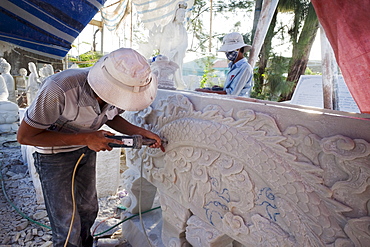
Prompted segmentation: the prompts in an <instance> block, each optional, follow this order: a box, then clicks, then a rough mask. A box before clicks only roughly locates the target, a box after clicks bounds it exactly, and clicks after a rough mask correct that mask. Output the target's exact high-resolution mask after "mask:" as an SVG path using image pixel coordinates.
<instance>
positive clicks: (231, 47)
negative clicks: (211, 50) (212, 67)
mask: <svg viewBox="0 0 370 247" xmlns="http://www.w3.org/2000/svg"><path fill="white" fill-rule="evenodd" d="M242 47H246V50H245V51H249V50H250V49H252V46H250V45H247V44H233V45H222V46H221V47H220V49H219V50H218V52H228V51H234V50H236V49H240V48H242Z"/></svg>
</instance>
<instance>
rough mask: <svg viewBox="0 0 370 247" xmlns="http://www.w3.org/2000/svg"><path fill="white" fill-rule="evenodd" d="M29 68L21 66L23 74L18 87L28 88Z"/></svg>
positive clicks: (21, 73)
mask: <svg viewBox="0 0 370 247" xmlns="http://www.w3.org/2000/svg"><path fill="white" fill-rule="evenodd" d="M27 73H28V71H27V69H25V68H20V69H19V75H20V76H21V77H20V78H19V79H18V81H17V88H18V87H20V88H23V89H24V90H25V89H26V84H27Z"/></svg>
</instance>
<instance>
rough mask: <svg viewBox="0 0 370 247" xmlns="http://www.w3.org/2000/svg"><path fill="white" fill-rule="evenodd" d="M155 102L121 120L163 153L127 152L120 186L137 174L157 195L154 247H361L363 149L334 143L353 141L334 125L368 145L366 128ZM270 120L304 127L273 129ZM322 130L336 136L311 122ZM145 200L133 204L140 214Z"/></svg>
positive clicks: (301, 115)
mask: <svg viewBox="0 0 370 247" xmlns="http://www.w3.org/2000/svg"><path fill="white" fill-rule="evenodd" d="M158 93H159V95H158V96H157V99H156V101H155V102H154V104H153V105H152V107H153V108H148V109H145V110H144V111H141V112H139V113H138V114H137V113H135V114H133V113H132V114H130V115H127V119H129V120H130V121H131V122H132V123H135V124H138V125H140V126H143V127H146V128H149V129H151V130H152V131H154V132H156V133H159V135H160V136H162V137H165V138H166V139H167V140H168V141H169V144H168V146H167V147H166V152H165V153H162V152H161V151H159V150H150V149H145V148H144V149H141V150H128V151H127V152H126V155H127V164H128V166H129V169H128V170H127V171H126V172H125V173H124V177H125V180H124V181H125V183H126V181H127V183H128V184H135V183H136V181H138V180H139V179H140V172H139V171H140V170H142V172H141V175H142V176H143V177H144V178H145V179H146V180H147V181H149V182H150V183H151V184H153V185H155V186H156V187H157V189H158V191H159V193H160V196H161V206H162V215H163V229H162V241H163V245H164V246H178V247H180V246H190V244H191V246H202V247H211V246H212V247H221V246H222V247H225V246H227V247H231V246H242V245H244V246H367V245H368V243H369V241H370V228H369V226H370V212H369V206H368V204H369V198H370V194H369V187H370V180H369V177H370V162H369V161H370V143H369V142H368V141H366V140H364V139H359V138H351V137H347V136H345V135H341V134H339V133H340V131H342V132H343V133H344V132H346V133H347V134H350V133H352V134H353V135H357V130H352V132H348V128H345V126H346V124H344V123H347V125H348V124H353V125H356V128H357V127H358V128H360V130H361V131H360V132H361V133H363V134H362V135H364V136H365V137H366V138H367V139H368V140H370V136H369V135H368V134H366V132H365V129H367V128H368V120H366V119H360V118H351V119H350V118H348V117H346V116H343V117H339V118H338V116H334V115H330V114H317V115H310V113H307V112H304V111H302V112H299V111H297V110H294V111H292V109H291V107H289V108H287V109H282V108H281V106H280V107H276V109H275V108H274V109H271V108H273V107H272V106H271V105H270V106H265V105H264V104H261V105H259V104H252V103H249V104H244V103H243V102H242V101H236V102H230V99H224V98H222V97H219V98H215V97H204V96H202V97H201V96H194V95H193V94H190V93H189V94H186V95H188V97H187V96H185V95H183V94H180V93H178V92H171V94H170V93H167V92H162V91H161V90H159V91H158ZM190 99H191V100H190ZM207 103H209V105H207ZM232 105H233V106H232ZM251 108H254V109H251ZM263 111H265V112H263ZM268 111H270V113H267V112H268ZM276 111H279V114H280V115H283V116H286V115H289V116H291V115H292V114H294V115H295V117H297V119H299V120H298V121H297V122H299V121H300V119H306V121H302V122H301V123H300V124H294V122H292V121H288V122H290V125H287V126H286V127H284V128H283V127H282V126H284V125H285V124H286V123H285V122H284V121H286V120H284V119H285V118H284V117H282V118H279V117H280V116H279V114H276ZM337 118H338V119H337ZM331 121H335V122H336V123H338V122H341V127H340V126H337V125H336V127H334V128H333V127H332V126H331V125H330V124H326V126H325V128H327V129H325V130H324V131H322V132H321V134H325V137H320V135H319V134H317V133H319V131H320V130H319V128H322V127H323V126H322V125H320V124H318V122H320V123H323V122H325V123H330V122H331ZM305 125H306V126H305ZM315 126H316V127H317V126H320V127H319V128H318V129H317V132H312V130H311V129H315ZM339 127H340V129H338V128H339ZM328 133H335V134H332V135H330V134H329V135H328ZM364 133H365V134H364ZM134 171H136V172H134ZM126 188H129V186H127V187H126ZM128 191H129V195H130V196H131V197H135V198H137V196H138V193H137V191H130V190H128ZM153 197H154V195H152V196H151V197H150V196H146V197H142V200H144V201H146V202H142V210H147V209H148V208H147V207H148V205H149V208H150V206H151V205H150V203H151V202H150V200H153ZM137 201H138V200H137V199H131V202H132V205H128V206H129V210H132V209H134V208H137Z"/></svg>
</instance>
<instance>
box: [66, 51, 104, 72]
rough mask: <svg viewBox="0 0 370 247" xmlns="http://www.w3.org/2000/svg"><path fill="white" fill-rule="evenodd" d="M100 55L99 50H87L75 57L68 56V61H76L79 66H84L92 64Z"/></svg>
mask: <svg viewBox="0 0 370 247" xmlns="http://www.w3.org/2000/svg"><path fill="white" fill-rule="evenodd" d="M102 56H103V55H102V54H101V53H99V52H94V51H89V52H86V53H84V54H81V55H79V56H78V57H77V58H69V61H71V62H73V63H76V64H77V65H78V67H80V68H85V67H91V66H93V65H94V64H95V63H96V62H97V61H98V60H99V58H101V57H102Z"/></svg>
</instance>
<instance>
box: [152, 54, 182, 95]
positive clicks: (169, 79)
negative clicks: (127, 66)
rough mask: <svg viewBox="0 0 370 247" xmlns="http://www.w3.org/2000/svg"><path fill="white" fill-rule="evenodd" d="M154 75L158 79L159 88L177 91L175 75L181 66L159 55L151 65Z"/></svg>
mask: <svg viewBox="0 0 370 247" xmlns="http://www.w3.org/2000/svg"><path fill="white" fill-rule="evenodd" d="M150 67H151V69H152V71H153V73H154V74H156V75H157V77H158V88H161V89H169V90H175V89H176V87H175V83H174V73H175V71H176V70H177V69H178V68H179V66H178V65H177V64H176V63H174V62H172V61H169V60H168V57H166V56H163V55H158V56H157V57H156V58H155V61H154V62H152V63H151V64H150Z"/></svg>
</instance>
